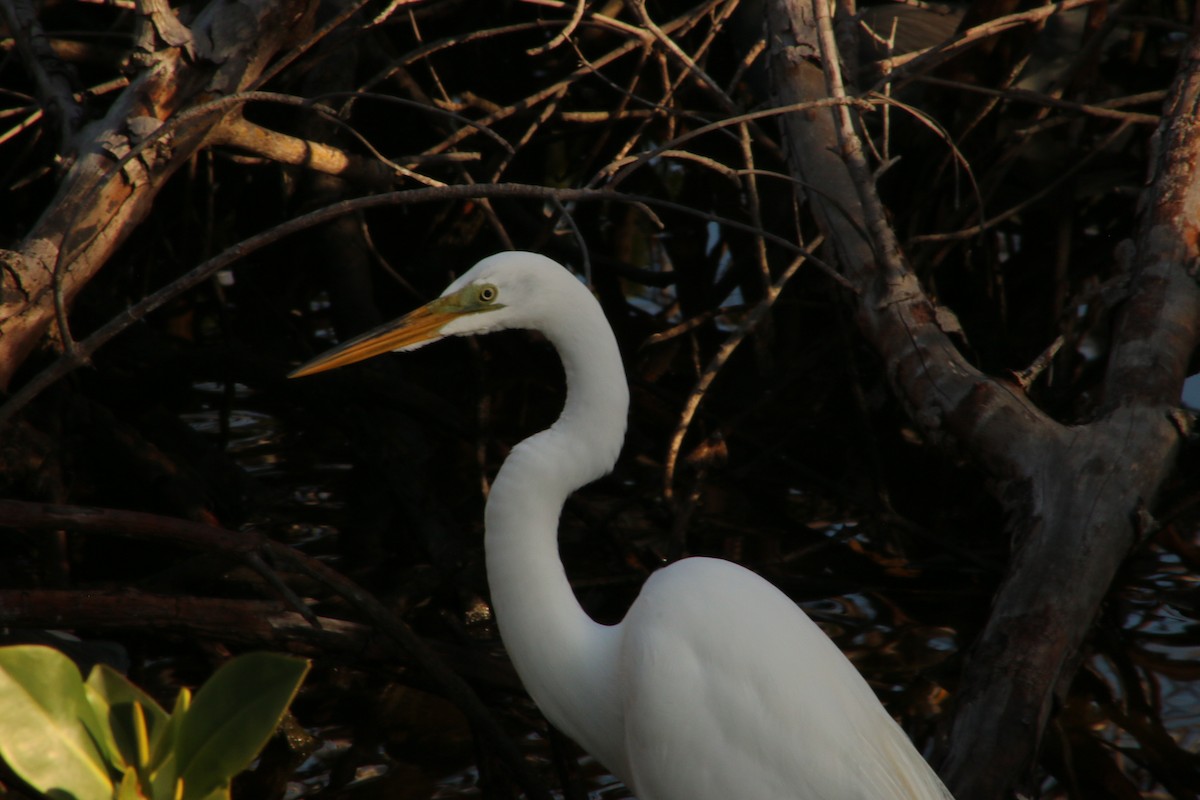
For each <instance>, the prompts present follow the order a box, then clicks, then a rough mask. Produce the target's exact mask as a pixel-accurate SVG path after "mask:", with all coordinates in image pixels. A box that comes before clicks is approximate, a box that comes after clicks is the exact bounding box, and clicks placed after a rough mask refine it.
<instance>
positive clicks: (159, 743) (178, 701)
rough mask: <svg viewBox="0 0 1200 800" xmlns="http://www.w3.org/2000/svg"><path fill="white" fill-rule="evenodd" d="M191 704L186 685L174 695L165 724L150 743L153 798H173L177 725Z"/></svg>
mask: <svg viewBox="0 0 1200 800" xmlns="http://www.w3.org/2000/svg"><path fill="white" fill-rule="evenodd" d="M191 705H192V693H191V691H189V690H188V689H187V688H186V687H185V688H183V689H180V690H179V694H178V695H176V697H175V707H174V708H173V709H172V710H171V716H170V718H169V719H168V720H167V724H166V725H163V726H161V727H160V728H159V732H158V735H156V736H155V737H154V738H153V739H152V740H151V744H150V796H151V797H152V798H154V800H175V796H176V794H177V792H176V790H175V789H176V784H177V783H178V780H179V773H178V772H177V771H176V769H175V750H176V749H177V747H178V743H179V727H180V726H181V725H182V724H183V718H184V717H185V716H187V710H188V709H189V708H191Z"/></svg>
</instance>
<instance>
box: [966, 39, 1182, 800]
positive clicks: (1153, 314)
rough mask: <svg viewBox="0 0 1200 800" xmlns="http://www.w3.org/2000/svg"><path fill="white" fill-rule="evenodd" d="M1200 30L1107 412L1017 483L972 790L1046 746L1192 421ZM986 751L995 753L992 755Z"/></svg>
mask: <svg viewBox="0 0 1200 800" xmlns="http://www.w3.org/2000/svg"><path fill="white" fill-rule="evenodd" d="M1198 103H1200V37H1197V36H1193V39H1192V41H1191V43H1190V45H1189V47H1188V50H1187V51H1186V53H1185V56H1184V58H1183V60H1182V61H1181V67H1180V74H1179V77H1178V78H1177V80H1176V82H1175V86H1174V87H1173V89H1172V92H1171V95H1170V97H1169V99H1168V101H1167V103H1166V108H1165V110H1164V116H1163V122H1162V125H1161V126H1160V129H1159V133H1158V138H1159V141H1160V148H1159V157H1158V161H1157V163H1156V164H1154V174H1155V180H1154V183H1153V185H1152V186H1151V187H1150V189H1149V190H1148V192H1147V197H1146V202H1145V203H1144V208H1145V211H1144V212H1143V217H1142V219H1141V220H1140V223H1139V232H1138V240H1137V255H1136V257H1135V262H1134V275H1133V276H1132V288H1131V297H1130V299H1129V300H1128V301H1127V302H1126V303H1125V306H1124V309H1123V313H1122V314H1121V317H1120V320H1119V322H1118V327H1117V330H1116V335H1115V339H1114V344H1113V348H1112V354H1111V356H1110V359H1109V364H1108V372H1107V375H1106V379H1105V404H1104V408H1105V415H1104V416H1103V417H1102V418H1100V419H1098V420H1097V421H1095V422H1093V423H1090V424H1088V425H1086V426H1083V427H1079V428H1074V429H1071V430H1070V431H1068V435H1067V437H1066V439H1065V441H1064V442H1063V443H1062V446H1060V447H1056V448H1046V447H1045V446H1043V445H1042V444H1041V443H1039V442H1036V441H1032V442H1028V443H1026V445H1025V449H1026V451H1027V454H1026V457H1025V463H1026V465H1027V468H1028V469H1027V472H1028V475H1029V479H1028V480H1027V481H1021V482H1014V483H1012V484H1010V486H1009V496H1008V497H1006V498H1005V499H1006V501H1007V502H1008V505H1009V506H1010V508H1012V509H1013V510H1014V511H1015V512H1016V517H1015V519H1014V520H1013V522H1012V524H1010V527H1011V528H1012V529H1013V532H1014V534H1019V536H1020V538H1019V541H1020V544H1021V546H1020V547H1019V549H1018V550H1017V551H1016V553H1015V555H1014V559H1013V563H1012V565H1011V567H1010V572H1009V578H1008V579H1007V580H1006V581H1005V582H1004V584H1003V585H1002V586H1001V588H1000V591H999V593H998V594H997V597H996V602H995V608H994V611H993V613H992V616H991V618H990V619H989V620H988V624H987V626H986V628H985V629H984V631H983V634H982V636H981V637H980V642H979V644H978V645H977V646H976V648H975V651H974V653H973V655H972V658H971V661H970V663H969V664H968V668H967V670H966V672H965V674H964V676H963V681H962V686H961V689H960V697H959V701H958V712H957V714H956V716H955V719H954V721H953V727H952V729H951V735H950V739H949V743H948V752H947V758H946V764H945V774H946V777H947V781H948V783H949V785H950V786H951V788H953V789H954V790H955V791H956V792H957V793H958V795H959V797H960V800H965V798H972V799H973V800H974V799H975V798H983V799H984V800H992V799H993V798H1001V797H1004V796H1006V790H1007V789H1009V788H1011V787H1012V786H1014V785H1015V783H1016V782H1017V781H1018V779H1019V778H1020V777H1021V776H1022V775H1023V774H1024V773H1025V772H1026V771H1027V770H1028V768H1029V765H1030V763H1031V762H1032V760H1033V758H1034V757H1035V755H1036V752H1037V747H1038V743H1039V741H1040V738H1041V734H1042V731H1043V729H1044V727H1045V724H1046V721H1047V719H1048V718H1049V715H1050V713H1051V711H1052V709H1053V706H1054V703H1055V699H1056V696H1057V695H1058V694H1060V693H1062V692H1065V690H1066V689H1067V688H1068V687H1069V684H1070V681H1071V679H1072V677H1073V675H1074V672H1075V669H1076V667H1077V664H1078V652H1079V650H1080V648H1081V646H1082V644H1083V642H1084V639H1085V637H1086V635H1087V633H1088V631H1089V630H1090V627H1091V624H1092V622H1093V620H1094V619H1095V616H1096V613H1097V611H1098V609H1099V607H1100V604H1101V602H1102V601H1103V599H1104V595H1105V593H1106V592H1107V590H1108V587H1109V585H1110V584H1111V583H1112V579H1113V576H1114V575H1115V574H1116V572H1117V570H1118V569H1119V568H1120V565H1121V562H1122V561H1123V560H1124V558H1125V556H1126V554H1127V553H1128V552H1129V551H1130V549H1131V548H1133V547H1135V546H1136V545H1137V544H1138V543H1139V541H1140V539H1141V537H1143V536H1144V535H1145V534H1146V533H1147V532H1148V531H1147V530H1146V528H1147V526H1148V525H1149V524H1151V523H1150V521H1149V515H1148V509H1149V508H1151V507H1152V506H1153V503H1154V500H1155V497H1156V495H1157V494H1158V491H1159V489H1160V487H1161V486H1162V484H1163V482H1164V481H1165V480H1166V478H1167V477H1168V475H1169V474H1170V472H1171V470H1172V469H1173V467H1174V462H1175V457H1176V454H1177V453H1178V450H1179V446H1180V443H1181V441H1182V439H1183V438H1184V436H1185V435H1186V433H1187V431H1186V424H1185V423H1183V422H1182V415H1179V414H1177V413H1176V411H1177V409H1176V406H1177V404H1178V398H1179V394H1180V390H1181V387H1182V384H1183V378H1184V376H1185V374H1186V371H1187V365H1188V361H1189V359H1190V357H1191V354H1192V353H1193V351H1194V350H1195V349H1196V346H1197V343H1198V342H1200V289H1198V288H1197V285H1196V281H1195V278H1194V277H1193V276H1192V275H1191V274H1189V266H1190V265H1193V264H1196V263H1198V261H1200V236H1198V233H1200V175H1197V173H1196V170H1195V165H1196V164H1197V163H1200V136H1197V135H1196V133H1197V131H1196V120H1197V104H1198ZM980 753H988V754H989V757H988V759H987V762H986V763H983V764H981V762H980V759H979V754H980Z"/></svg>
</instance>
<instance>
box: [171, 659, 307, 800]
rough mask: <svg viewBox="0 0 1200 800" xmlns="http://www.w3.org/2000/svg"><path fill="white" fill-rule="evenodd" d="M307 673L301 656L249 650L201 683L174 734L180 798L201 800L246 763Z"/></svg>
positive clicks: (275, 725)
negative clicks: (180, 780)
mask: <svg viewBox="0 0 1200 800" xmlns="http://www.w3.org/2000/svg"><path fill="white" fill-rule="evenodd" d="M307 672H308V661H307V660H305V659H301V658H293V657H291V656H284V655H279V654H277V653H249V654H247V655H243V656H239V657H238V658H235V659H233V660H232V661H229V662H227V663H226V664H225V665H224V666H222V667H221V668H220V669H219V670H217V672H216V673H215V674H214V675H213V676H212V677H211V678H209V680H208V682H207V683H205V684H204V686H202V687H200V691H198V692H196V698H195V699H194V700H193V701H192V706H191V708H189V709H188V711H187V713H186V714H185V715H184V717H183V721H182V724H181V725H180V728H179V734H178V738H177V746H176V753H175V758H176V769H177V774H178V775H179V776H180V777H182V778H183V786H184V790H183V800H204V799H205V798H206V797H207V796H208V795H210V794H211V793H212V792H214V791H217V790H220V789H221V788H223V787H225V786H226V785H228V783H229V781H230V780H231V779H232V778H233V776H234V775H236V774H238V773H239V772H241V771H242V770H244V769H245V768H246V767H247V766H249V764H250V762H251V761H253V760H254V757H255V756H256V755H258V751H259V750H261V749H262V747H263V745H265V744H266V743H267V740H268V739H269V738H270V737H271V734H272V733H273V732H274V731H275V728H276V727H277V726H278V725H279V720H280V718H282V717H283V712H284V711H286V710H287V707H288V705H289V704H290V703H291V702H292V698H293V697H295V695H296V691H297V690H298V689H299V688H300V683H301V682H302V681H303V680H304V676H305V674H306V673H307Z"/></svg>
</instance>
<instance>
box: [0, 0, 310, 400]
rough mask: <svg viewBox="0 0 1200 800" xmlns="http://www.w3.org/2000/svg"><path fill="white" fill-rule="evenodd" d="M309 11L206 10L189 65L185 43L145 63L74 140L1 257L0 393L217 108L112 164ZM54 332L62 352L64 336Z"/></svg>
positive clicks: (248, 65)
mask: <svg viewBox="0 0 1200 800" xmlns="http://www.w3.org/2000/svg"><path fill="white" fill-rule="evenodd" d="M315 8H316V4H315V3H312V2H308V1H307V0H284V1H283V2H273V1H272V0H213V2H211V3H209V5H208V6H206V7H205V9H204V10H203V11H202V12H201V13H200V15H199V16H198V18H197V19H196V22H195V23H194V25H193V26H192V34H193V38H194V41H195V45H196V47H195V49H196V52H197V57H196V58H195V59H192V58H190V57H189V50H190V49H191V48H192V46H193V39H186V38H185V40H184V41H182V42H181V43H180V44H178V45H177V46H173V47H167V48H165V49H160V50H157V51H155V52H154V53H153V54H152V55H149V56H146V57H145V58H143V59H142V60H143V61H145V62H147V66H146V67H145V69H144V70H143V71H142V72H141V73H140V74H139V75H138V77H137V78H136V79H135V80H134V81H133V82H132V83H131V84H130V86H129V87H128V88H127V89H126V90H125V91H124V92H122V94H121V96H120V97H119V98H118V99H117V100H116V102H114V104H113V106H112V107H111V108H110V109H109V111H108V113H107V114H106V115H105V116H104V118H103V119H100V120H97V121H96V122H94V123H92V124H91V125H88V126H86V127H84V128H83V129H82V130H81V131H80V132H79V134H78V135H77V136H76V137H75V139H74V143H73V147H74V148H75V149H76V150H77V151H78V158H77V160H76V161H75V163H74V165H73V166H72V167H71V169H70V170H69V171H68V172H67V174H66V176H65V177H64V178H63V180H62V183H61V185H60V186H59V190H58V193H57V195H56V197H55V199H54V201H53V202H52V203H51V204H50V206H49V208H48V209H47V210H46V212H45V213H44V214H43V215H42V217H41V218H40V219H39V220H38V223H37V224H36V225H35V226H34V228H33V230H31V231H30V232H29V234H28V235H27V236H26V237H25V239H24V241H22V242H21V244H20V245H19V246H18V247H17V248H15V249H14V250H13V251H7V252H4V253H2V254H0V256H2V260H3V262H4V273H3V275H2V276H0V277H2V278H3V285H2V286H0V388H6V387H7V386H8V384H9V381H10V380H11V379H12V375H13V373H14V372H15V371H16V369H17V368H18V367H19V366H20V365H21V363H22V362H23V361H24V359H25V357H26V356H28V354H29V353H30V352H31V351H32V350H33V348H34V347H36V346H37V343H38V342H39V341H40V340H41V338H42V337H43V336H44V335H45V334H46V332H47V330H48V328H49V327H50V324H51V322H52V321H53V320H54V319H55V316H56V301H55V294H56V291H57V292H59V293H60V294H61V303H62V306H63V307H64V308H65V307H69V306H70V304H71V301H72V299H73V298H74V297H75V295H76V293H78V291H79V290H80V289H81V288H82V287H83V286H85V285H86V284H87V282H88V281H89V280H90V279H91V278H92V276H93V275H95V274H96V272H97V271H98V270H99V269H100V268H101V267H102V266H103V265H104V263H105V262H106V261H107V260H108V258H109V257H110V256H111V255H112V253H113V252H114V251H115V250H116V249H117V247H119V246H120V245H121V243H122V242H123V241H125V239H126V238H127V237H128V236H129V234H130V233H131V232H132V231H133V230H134V228H136V227H137V225H138V224H139V223H140V222H141V221H142V220H143V219H145V218H146V216H147V215H148V214H149V213H150V209H151V207H152V205H153V202H154V198H155V197H156V195H157V193H158V190H159V189H160V188H161V187H162V186H163V184H164V183H165V181H166V179H167V178H169V177H170V176H171V175H172V174H173V173H174V172H175V170H177V169H178V168H179V167H180V166H182V165H183V164H185V163H186V162H187V161H188V159H190V158H191V157H192V155H193V154H194V153H195V152H196V151H197V150H199V149H200V148H202V147H204V146H205V144H206V143H207V141H208V137H209V136H210V135H211V134H212V132H213V131H214V129H215V128H216V127H217V126H218V125H219V124H220V122H221V121H222V119H223V118H224V116H225V114H226V113H227V110H221V111H213V112H212V113H208V114H198V115H196V116H195V117H194V118H191V119H187V120H186V121H185V122H184V123H183V124H181V125H179V127H178V128H176V129H175V130H173V131H172V132H171V133H170V135H168V136H163V137H161V138H160V139H158V140H157V141H154V142H153V143H151V144H150V146H144V149H141V151H140V152H138V153H137V155H136V156H135V157H134V158H132V159H130V160H129V161H128V162H127V163H125V164H124V165H123V166H122V167H121V169H120V170H119V172H118V170H116V169H115V168H114V165H115V164H116V163H117V162H119V161H120V160H121V159H122V158H124V157H125V156H126V155H128V154H130V153H132V152H134V151H135V149H136V148H139V147H141V146H143V143H144V142H145V140H146V139H147V138H148V137H149V136H150V135H151V134H153V133H154V132H155V131H156V130H157V129H158V128H159V126H161V125H162V124H163V123H165V122H166V121H168V120H169V119H171V118H172V117H173V116H176V115H178V114H180V113H181V112H183V111H186V110H187V109H189V108H190V107H193V106H196V105H199V104H200V103H203V102H205V101H208V100H212V99H213V98H215V97H220V96H224V95H228V94H231V93H233V92H237V91H240V90H242V89H245V88H246V87H248V86H250V85H252V84H253V82H254V81H255V80H256V79H257V78H258V76H259V75H260V74H261V73H262V70H263V68H264V67H265V66H266V64H267V62H268V61H269V60H270V58H271V57H272V56H274V55H275V54H276V53H277V52H278V51H279V50H280V49H281V48H282V47H284V46H286V45H287V44H288V43H290V42H291V41H292V40H293V39H294V38H295V37H296V36H297V35H299V34H300V33H302V32H303V31H304V30H305V29H306V28H307V26H308V21H309V17H310V16H311V14H312V13H313V11H314V10H315ZM176 38H178V37H176ZM56 284H57V288H56ZM60 334H61V335H62V338H63V339H64V340H65V341H66V342H67V343H68V345H69V342H70V340H69V332H67V331H61V332H60Z"/></svg>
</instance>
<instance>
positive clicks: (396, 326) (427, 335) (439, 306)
mask: <svg viewBox="0 0 1200 800" xmlns="http://www.w3.org/2000/svg"><path fill="white" fill-rule="evenodd" d="M446 299H447V298H438V299H437V300H434V301H433V302H431V303H428V304H426V305H423V306H421V307H420V308H418V309H417V310H416V311H413V312H411V313H409V314H406V315H404V316H403V317H401V318H400V319H397V320H393V321H392V322H388V323H386V324H384V325H380V326H379V327H378V328H375V329H374V330H371V331H367V332H366V333H364V334H363V335H362V336H358V337H356V338H354V339H351V340H350V341H348V342H344V343H342V344H340V345H338V346H337V347H335V348H333V349H332V350H330V351H328V352H326V353H322V354H321V355H319V356H317V357H316V358H314V359H313V360H312V361H309V362H308V363H307V364H305V365H304V366H302V367H300V368H299V369H297V370H296V371H294V372H292V373H291V374H290V375H288V377H289V378H302V377H304V376H305V375H312V374H314V373H317V372H324V371H325V370H328V369H336V368H337V367H344V366H346V365H347V364H353V363H354V362H356V361H362V360H363V359H367V358H370V357H371V356H377V355H379V354H380V353H387V352H391V351H392V350H402V349H405V348H412V347H419V346H420V345H423V344H427V343H429V342H432V341H436V340H438V339H441V338H442V333H441V331H442V326H443V325H445V324H446V323H447V322H449V321H450V320H452V319H454V318H455V317H457V316H459V315H460V314H461V313H462V312H461V310H453V311H447V310H445V309H446V307H447V306H448V305H450V304H448V303H446V302H445V301H446Z"/></svg>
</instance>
